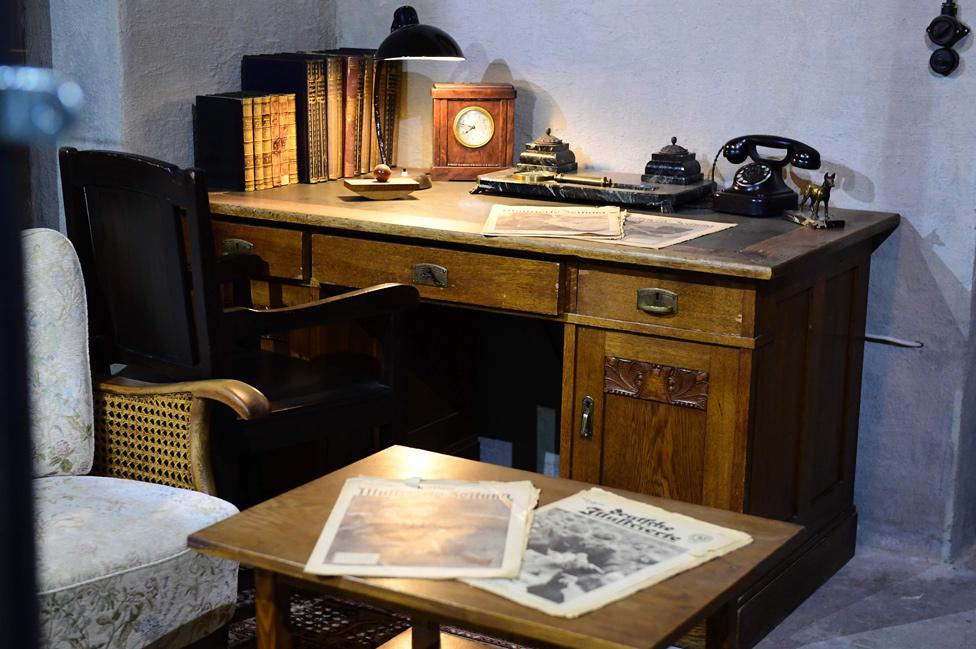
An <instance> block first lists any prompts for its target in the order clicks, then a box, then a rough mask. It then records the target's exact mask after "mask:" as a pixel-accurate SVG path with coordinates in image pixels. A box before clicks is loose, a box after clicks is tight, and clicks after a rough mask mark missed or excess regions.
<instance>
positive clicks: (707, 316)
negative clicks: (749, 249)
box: [576, 266, 753, 336]
mask: <svg viewBox="0 0 976 649" xmlns="http://www.w3.org/2000/svg"><path fill="white" fill-rule="evenodd" d="M640 289H651V291H648V293H650V294H651V295H650V296H649V298H650V299H651V301H652V304H651V305H649V307H648V309H647V310H646V311H645V310H641V309H640V308H638V304H637V301H638V291H639V290H640ZM655 289H661V291H660V292H661V293H662V294H663V297H662V298H661V300H660V301H659V302H657V303H654V302H653V300H654V293H656V292H657V291H656V290H655ZM668 292H670V293H673V294H674V295H675V296H676V310H675V311H674V312H673V313H669V312H654V311H655V309H654V308H653V307H654V306H660V308H659V309H657V311H667V310H668V309H667V305H668V304H669V301H670V298H671V296H669V295H668ZM576 300H577V302H576V308H577V311H578V313H580V314H581V315H590V316H596V317H599V318H610V319H613V320H623V321H626V322H636V323H641V324H653V325H660V326H664V327H674V328H676V329H694V330H698V331H708V332H714V333H719V334H732V335H736V336H751V335H752V329H753V327H752V322H753V306H752V305H753V294H752V291H750V290H747V289H745V288H737V287H734V286H723V285H715V284H706V283H699V282H693V281H687V280H684V279H678V278H676V276H674V275H670V274H667V273H643V272H640V271H635V270H632V269H627V270H619V271H614V270H596V269H592V268H587V267H585V266H584V267H581V268H580V271H579V284H578V290H577V298H576Z"/></svg>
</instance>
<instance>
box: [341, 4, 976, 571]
mask: <svg viewBox="0 0 976 649" xmlns="http://www.w3.org/2000/svg"><path fill="white" fill-rule="evenodd" d="M399 4H401V2H400V1H399V0H381V1H376V2H369V3H364V2H360V1H357V0H336V5H337V12H336V16H337V20H338V41H339V45H361V44H363V43H372V44H378V43H379V42H380V41H381V40H382V39H383V37H384V36H385V35H386V33H387V31H388V29H389V23H390V20H391V17H392V14H393V10H394V9H395V8H396V7H397V6H398V5H399ZM412 4H413V5H414V6H415V7H416V8H417V10H418V11H419V13H420V19H421V22H426V23H430V24H434V25H437V26H438V27H441V28H443V29H445V30H446V31H447V32H448V33H450V34H451V35H452V36H454V37H455V38H456V39H457V41H458V42H459V43H460V45H461V47H462V48H463V50H464V52H465V54H466V55H467V60H466V61H464V62H461V63H433V62H431V63H421V62H408V63H407V67H406V70H407V101H406V102H405V104H406V105H405V106H404V111H403V116H402V121H401V128H400V141H399V151H400V160H399V163H400V164H403V165H409V166H418V167H424V166H429V165H430V162H431V159H432V155H431V142H430V129H431V103H430V84H431V83H432V82H434V81H495V82H501V81H504V82H511V83H513V84H514V85H515V86H516V88H517V89H518V93H519V94H518V100H517V108H516V113H517V115H516V143H517V145H516V149H517V150H518V149H520V148H521V146H520V144H521V143H522V142H524V141H528V140H531V139H533V138H534V137H536V136H537V135H540V134H541V133H542V132H543V131H544V129H545V128H546V127H552V128H553V131H554V133H555V134H556V135H558V136H560V137H562V138H563V139H565V140H568V141H569V142H570V144H571V146H572V148H573V150H574V151H575V152H576V155H577V158H578V159H579V160H580V162H581V163H582V164H584V165H588V166H591V167H592V168H594V169H598V170H620V171H631V172H636V171H639V170H642V169H643V165H644V163H645V162H646V161H647V160H648V157H649V156H650V154H651V153H652V152H653V151H655V150H657V149H658V148H659V147H660V146H662V145H663V144H665V143H666V142H667V141H668V139H669V138H670V137H671V136H672V135H677V136H678V137H679V141H680V142H681V143H682V144H683V145H685V146H686V147H688V148H689V149H691V150H693V151H695V152H697V154H698V157H699V160H700V161H701V162H702V163H703V166H706V168H707V166H709V165H710V164H711V159H712V156H714V154H715V152H716V151H717V150H718V148H719V147H720V146H721V145H722V143H724V142H725V141H726V140H727V139H729V138H730V137H733V136H736V135H741V134H745V133H751V132H759V133H774V134H781V135H785V136H789V137H793V138H795V139H799V140H801V141H804V142H806V143H809V144H811V145H812V146H814V147H816V148H817V149H819V150H820V152H821V153H822V155H823V160H824V166H825V168H826V169H829V170H831V171H836V172H837V175H838V187H837V188H836V189H835V190H834V193H833V196H832V198H831V205H832V206H837V207H849V208H862V209H872V210H885V211H897V212H900V213H901V214H902V215H903V217H904V221H903V223H902V226H901V228H900V229H899V230H898V231H897V233H896V234H895V235H894V236H893V237H892V238H891V239H889V241H888V242H887V243H885V244H884V245H883V246H882V247H881V248H880V249H879V250H878V252H877V253H876V255H875V258H874V269H873V272H872V283H871V295H870V303H869V323H868V329H869V331H870V332H874V333H880V334H888V335H893V336H898V337H902V338H908V339H918V340H921V341H923V342H924V343H925V347H924V348H923V349H921V350H905V349H897V348H892V347H883V346H879V345H874V344H869V345H867V348H866V357H865V372H864V382H863V390H862V417H861V426H860V445H859V458H858V476H857V488H856V499H857V503H858V508H859V511H860V514H861V523H862V525H861V533H860V539H861V541H862V542H866V543H871V544H876V545H885V546H890V547H896V548H902V549H907V550H910V551H915V552H919V553H924V554H929V555H933V556H944V557H948V556H952V555H955V554H957V553H958V552H959V551H960V550H961V549H962V548H964V547H965V546H967V545H968V544H970V543H971V542H972V540H973V537H974V528H976V516H974V507H976V497H974V496H976V493H974V490H976V489H974V486H973V485H974V483H976V480H974V479H973V477H974V474H973V471H972V469H970V468H969V467H970V466H971V465H973V464H974V460H976V453H974V449H973V446H974V444H973V442H972V439H973V437H974V435H973V433H974V428H976V426H974V423H976V413H974V412H973V410H974V407H973V406H971V405H969V404H972V403H973V402H974V399H972V398H967V396H976V394H974V393H976V388H974V385H973V383H974V381H973V377H971V376H970V373H971V372H970V368H972V367H973V362H972V361H973V358H974V356H976V352H974V348H976V345H974V342H973V340H972V338H971V336H970V324H971V321H972V314H973V303H972V300H971V296H972V288H973V278H974V242H976V228H974V223H976V221H974V211H976V210H974V207H976V164H974V156H973V151H974V150H976V128H974V120H973V117H972V115H973V106H974V105H976V103H974V100H976V51H974V50H972V49H971V42H972V39H971V37H970V38H969V39H967V40H966V41H964V43H963V44H962V47H961V48H960V49H961V50H962V58H963V65H962V66H961V69H960V70H959V71H957V72H956V73H955V74H954V75H952V76H951V77H949V78H943V77H939V76H937V75H934V74H932V73H931V72H929V70H928V65H927V60H928V57H929V54H930V51H931V49H930V47H929V45H928V43H927V41H926V38H925V34H924V29H925V27H926V26H927V24H928V22H929V21H930V20H931V19H932V18H933V17H935V15H936V14H937V13H938V11H939V5H940V3H938V2H935V1H934V0H933V1H932V2H918V1H917V0H885V1H884V2H850V1H849V0H816V1H815V2H814V1H811V0H807V1H800V2H769V0H710V1H704V0H687V1H684V2H674V1H673V0H603V1H601V2H583V1H580V0H563V1H560V2H555V1H550V0H518V1H516V0H494V1H491V2H487V1H485V0H450V1H446V0H445V1H439V2H438V1H433V0H415V1H414V2H412ZM962 5H963V8H962V13H961V14H960V17H961V18H963V19H965V20H966V21H967V22H968V23H969V24H970V25H973V24H974V23H976V8H973V6H971V3H965V2H964V3H962ZM967 5H970V6H967ZM731 171H732V167H731V166H730V165H728V164H727V163H726V164H724V165H723V164H721V163H720V165H719V179H720V181H723V180H724V179H727V178H728V177H729V176H730V175H731ZM801 173H802V175H803V176H804V177H812V176H815V175H816V173H815V172H801Z"/></svg>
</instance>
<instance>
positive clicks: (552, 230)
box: [481, 205, 625, 240]
mask: <svg viewBox="0 0 976 649" xmlns="http://www.w3.org/2000/svg"><path fill="white" fill-rule="evenodd" d="M624 214H625V212H624V211H622V210H621V209H620V208H619V207H615V206H606V207H585V206H582V205H580V206H568V207H559V206H553V207H546V206H541V205H492V206H491V212H489V214H488V219H487V220H486V221H485V225H484V227H483V228H482V230H481V232H482V234H484V235H485V236H489V237H500V236H509V237H570V238H579V237H593V238H595V239H600V240H604V239H619V238H620V237H622V236H623V235H624V230H623V227H624V226H623V223H624Z"/></svg>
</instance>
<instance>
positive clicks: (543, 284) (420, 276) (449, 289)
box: [312, 234, 560, 315]
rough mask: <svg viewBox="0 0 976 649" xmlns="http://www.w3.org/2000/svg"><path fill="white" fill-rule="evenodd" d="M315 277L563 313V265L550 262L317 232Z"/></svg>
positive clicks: (481, 303) (329, 281) (495, 305)
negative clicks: (394, 285) (411, 288)
mask: <svg viewBox="0 0 976 649" xmlns="http://www.w3.org/2000/svg"><path fill="white" fill-rule="evenodd" d="M435 267H440V268H443V269H446V273H442V271H440V270H439V269H437V268H435ZM312 277H313V281H316V282H321V283H323V284H338V285H340V286H351V287H355V288H361V287H364V286H370V285H373V284H381V283H383V282H399V283H401V284H412V285H413V286H416V287H417V290H419V291H420V295H421V297H424V298H428V299H432V300H444V301H446V302H458V303H461V304H469V305H472V306H483V307H488V308H495V309H511V310H513V311H527V312H530V313H541V314H546V315H556V314H557V313H559V292H560V267H559V264H558V263H557V262H551V261H538V260H535V259H520V258H518V257H505V256H501V255H488V254H483V253H475V252H462V251H459V250H446V249H443V248H436V247H429V246H411V245H406V244H400V243H390V242H385V241H364V240H361V239H351V238H347V237H334V236H328V235H320V234H315V235H312Z"/></svg>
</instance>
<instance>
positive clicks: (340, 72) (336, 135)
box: [325, 56, 346, 180]
mask: <svg viewBox="0 0 976 649" xmlns="http://www.w3.org/2000/svg"><path fill="white" fill-rule="evenodd" d="M325 64H326V113H327V115H328V138H327V139H328V142H329V180H336V179H338V178H341V177H342V134H343V126H344V123H345V122H344V119H343V116H342V102H343V98H344V95H345V91H344V88H345V75H346V67H345V62H344V61H343V60H342V58H341V57H339V56H328V57H327V58H326V60H325Z"/></svg>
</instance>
